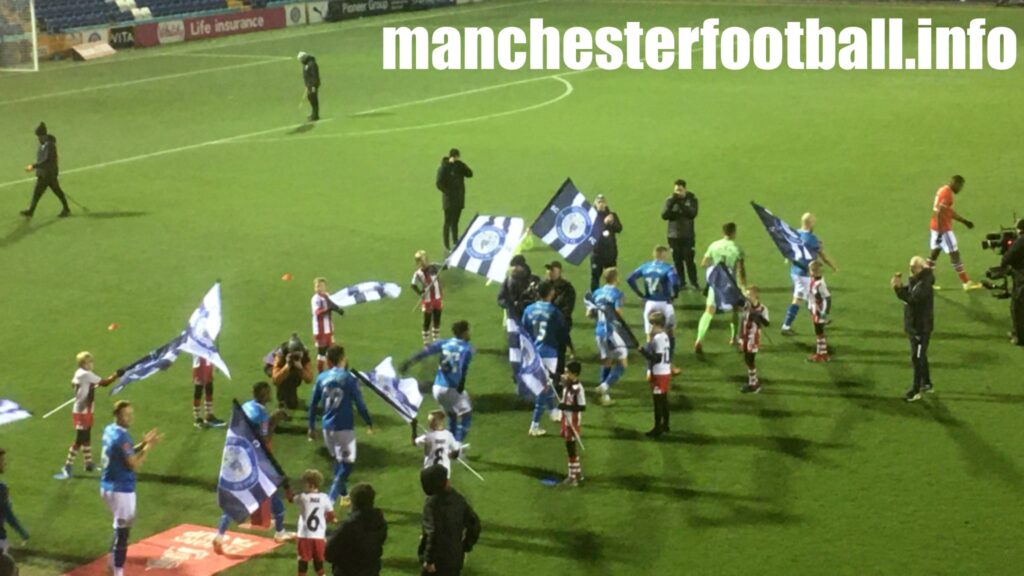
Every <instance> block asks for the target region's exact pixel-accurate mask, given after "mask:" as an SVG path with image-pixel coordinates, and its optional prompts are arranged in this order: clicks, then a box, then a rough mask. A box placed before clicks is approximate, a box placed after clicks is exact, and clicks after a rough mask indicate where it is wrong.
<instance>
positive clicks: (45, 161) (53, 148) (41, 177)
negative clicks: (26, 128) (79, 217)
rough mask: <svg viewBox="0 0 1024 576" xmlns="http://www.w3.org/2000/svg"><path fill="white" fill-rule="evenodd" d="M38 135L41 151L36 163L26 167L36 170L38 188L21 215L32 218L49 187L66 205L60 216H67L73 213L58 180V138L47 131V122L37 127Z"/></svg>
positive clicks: (37, 154) (37, 153) (28, 169)
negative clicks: (30, 202)
mask: <svg viewBox="0 0 1024 576" xmlns="http://www.w3.org/2000/svg"><path fill="white" fill-rule="evenodd" d="M36 137H37V138H39V151H38V152H36V163H35V164H29V165H28V166H26V167H25V172H32V171H33V170H35V172H36V188H35V190H33V191H32V204H31V205H29V207H28V210H22V211H21V215H22V216H27V217H28V218H31V217H32V215H33V214H35V212H36V205H37V204H39V199H40V198H42V197H43V193H44V192H46V189H47V188H49V189H50V190H53V193H54V194H56V195H57V199H58V200H60V203H61V204H63V205H64V209H63V210H61V211H60V214H58V216H59V217H60V218H67V217H68V216H70V215H71V209H70V208H68V199H67V197H65V196H64V191H63V190H61V188H60V182H58V181H57V175H58V174H59V172H60V170H59V168H58V166H57V138H56V137H55V136H54V135H53V134H50V133H48V132H47V130H46V123H45V122H40V123H39V126H37V127H36Z"/></svg>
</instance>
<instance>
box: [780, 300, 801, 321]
mask: <svg viewBox="0 0 1024 576" xmlns="http://www.w3.org/2000/svg"><path fill="white" fill-rule="evenodd" d="M799 311H800V305H799V304H790V305H789V308H786V319H785V320H784V321H783V322H782V325H783V326H792V325H793V320H796V313H797V312H799Z"/></svg>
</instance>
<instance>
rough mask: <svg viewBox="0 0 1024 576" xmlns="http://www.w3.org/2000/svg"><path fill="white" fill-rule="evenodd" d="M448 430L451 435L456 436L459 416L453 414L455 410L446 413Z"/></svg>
mask: <svg viewBox="0 0 1024 576" xmlns="http://www.w3.org/2000/svg"><path fill="white" fill-rule="evenodd" d="M448 431H449V432H451V433H452V436H455V437H456V438H457V437H458V436H457V435H458V432H459V417H458V416H456V415H455V412H449V413H448Z"/></svg>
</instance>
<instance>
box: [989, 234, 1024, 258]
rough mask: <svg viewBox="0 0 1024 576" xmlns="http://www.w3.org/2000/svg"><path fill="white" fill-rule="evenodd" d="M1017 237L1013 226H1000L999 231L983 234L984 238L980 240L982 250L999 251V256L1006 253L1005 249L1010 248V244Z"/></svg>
mask: <svg viewBox="0 0 1024 576" xmlns="http://www.w3.org/2000/svg"><path fill="white" fill-rule="evenodd" d="M1016 239H1017V230H1016V229H1014V228H1000V229H999V232H990V233H988V234H985V239H984V240H982V241H981V249H982V250H994V251H996V252H998V253H999V255H1000V256H1002V255H1003V254H1006V251H1007V250H1009V249H1010V245H1011V244H1013V241H1014V240H1016Z"/></svg>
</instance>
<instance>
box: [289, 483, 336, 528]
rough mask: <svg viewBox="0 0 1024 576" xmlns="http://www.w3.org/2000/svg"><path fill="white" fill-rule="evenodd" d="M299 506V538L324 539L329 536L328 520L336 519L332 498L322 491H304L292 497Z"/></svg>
mask: <svg viewBox="0 0 1024 576" xmlns="http://www.w3.org/2000/svg"><path fill="white" fill-rule="evenodd" d="M292 503H293V504H297V505H298V506H299V526H298V528H299V529H298V530H296V532H297V535H298V537H299V538H309V539H312V540H323V539H325V538H326V537H327V522H328V521H330V520H333V519H334V510H333V509H332V508H331V499H330V498H328V496H327V494H324V493H322V492H304V493H302V494H296V495H295V496H293V497H292Z"/></svg>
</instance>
